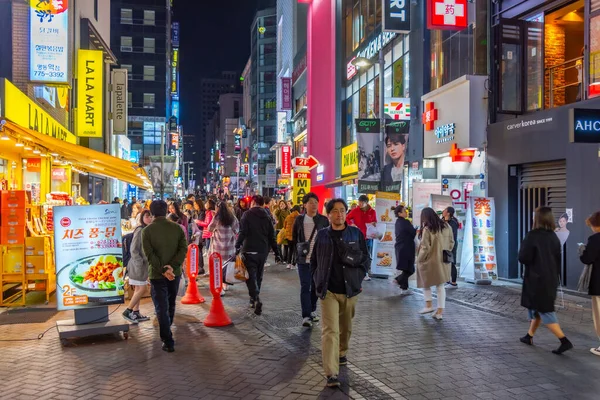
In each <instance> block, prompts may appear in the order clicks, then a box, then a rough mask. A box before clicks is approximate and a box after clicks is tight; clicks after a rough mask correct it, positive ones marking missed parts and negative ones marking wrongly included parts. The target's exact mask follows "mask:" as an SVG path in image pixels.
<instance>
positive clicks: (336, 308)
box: [321, 291, 358, 376]
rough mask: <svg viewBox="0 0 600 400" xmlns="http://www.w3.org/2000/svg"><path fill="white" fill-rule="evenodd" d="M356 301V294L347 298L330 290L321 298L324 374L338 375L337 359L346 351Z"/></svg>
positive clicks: (343, 355) (344, 354)
mask: <svg viewBox="0 0 600 400" xmlns="http://www.w3.org/2000/svg"><path fill="white" fill-rule="evenodd" d="M357 301H358V296H354V297H350V298H348V297H346V295H345V294H335V293H331V292H330V291H327V294H326V295H325V298H324V299H322V300H321V314H322V315H321V326H322V331H321V352H322V355H323V369H324V370H325V375H326V376H336V375H338V373H339V371H340V362H339V359H340V357H345V356H346V354H347V353H348V347H349V343H350V336H351V335H352V318H354V310H355V307H356V302H357Z"/></svg>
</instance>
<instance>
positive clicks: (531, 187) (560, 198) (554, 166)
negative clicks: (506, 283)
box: [517, 160, 567, 285]
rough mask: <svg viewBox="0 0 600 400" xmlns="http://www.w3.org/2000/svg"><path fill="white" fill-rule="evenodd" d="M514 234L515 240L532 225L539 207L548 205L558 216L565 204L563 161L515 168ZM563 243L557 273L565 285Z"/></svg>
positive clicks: (522, 235)
mask: <svg viewBox="0 0 600 400" xmlns="http://www.w3.org/2000/svg"><path fill="white" fill-rule="evenodd" d="M518 173H519V196H518V213H517V214H518V237H519V243H521V241H522V240H523V238H524V237H525V235H526V234H527V232H529V231H530V230H531V228H532V226H533V214H534V212H535V209H536V208H538V207H541V206H547V207H550V208H552V212H553V213H554V216H555V217H556V218H557V219H558V218H560V216H561V215H563V214H564V212H565V208H566V205H567V169H566V162H565V161H564V160H561V161H550V162H543V163H536V164H524V165H521V166H520V167H519V171H518ZM565 252H566V246H564V245H563V252H562V263H561V264H562V265H561V269H560V274H561V277H562V280H563V282H562V284H563V285H566V283H567V282H566V263H565V259H566V257H565ZM522 276H523V265H522V264H520V263H519V277H522Z"/></svg>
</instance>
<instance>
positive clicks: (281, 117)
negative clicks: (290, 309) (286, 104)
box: [277, 111, 287, 143]
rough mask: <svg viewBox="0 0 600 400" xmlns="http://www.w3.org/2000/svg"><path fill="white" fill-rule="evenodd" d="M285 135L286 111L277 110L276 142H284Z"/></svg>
mask: <svg viewBox="0 0 600 400" xmlns="http://www.w3.org/2000/svg"><path fill="white" fill-rule="evenodd" d="M286 136H287V113H286V112H285V111H277V143H285V142H286V141H287V140H286Z"/></svg>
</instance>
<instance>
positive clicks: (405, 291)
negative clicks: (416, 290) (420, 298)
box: [400, 289, 413, 296]
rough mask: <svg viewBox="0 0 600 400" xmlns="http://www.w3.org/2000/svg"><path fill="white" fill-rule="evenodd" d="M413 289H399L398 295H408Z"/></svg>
mask: <svg viewBox="0 0 600 400" xmlns="http://www.w3.org/2000/svg"><path fill="white" fill-rule="evenodd" d="M411 294H413V291H412V290H410V289H400V296H410V295H411Z"/></svg>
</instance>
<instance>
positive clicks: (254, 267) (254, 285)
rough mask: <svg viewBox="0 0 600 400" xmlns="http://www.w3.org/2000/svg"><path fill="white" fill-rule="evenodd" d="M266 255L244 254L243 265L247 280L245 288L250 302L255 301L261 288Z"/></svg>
mask: <svg viewBox="0 0 600 400" xmlns="http://www.w3.org/2000/svg"><path fill="white" fill-rule="evenodd" d="M267 256H268V254H251V253H244V264H245V265H246V269H247V270H248V276H249V277H248V279H247V280H246V286H247V287H248V294H249V295H250V300H253V301H257V300H258V296H259V294H260V288H261V286H262V280H263V274H264V272H265V262H266V261H267Z"/></svg>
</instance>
